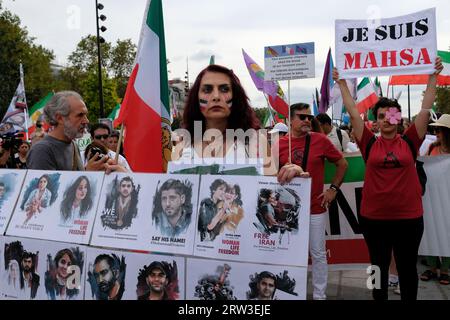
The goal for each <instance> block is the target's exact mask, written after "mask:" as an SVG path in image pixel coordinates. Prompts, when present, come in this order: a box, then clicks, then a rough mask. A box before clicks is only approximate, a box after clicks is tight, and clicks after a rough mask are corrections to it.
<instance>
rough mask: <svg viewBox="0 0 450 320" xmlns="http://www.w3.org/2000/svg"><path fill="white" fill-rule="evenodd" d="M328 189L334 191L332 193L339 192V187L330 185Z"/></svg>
mask: <svg viewBox="0 0 450 320" xmlns="http://www.w3.org/2000/svg"><path fill="white" fill-rule="evenodd" d="M330 189H331V190H334V191H336V192H338V191H339V187H338V186H337V185H335V184H331V185H330Z"/></svg>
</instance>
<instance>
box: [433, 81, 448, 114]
mask: <svg viewBox="0 0 450 320" xmlns="http://www.w3.org/2000/svg"><path fill="white" fill-rule="evenodd" d="M436 107H437V111H439V112H441V113H446V114H450V88H449V87H437V91H436Z"/></svg>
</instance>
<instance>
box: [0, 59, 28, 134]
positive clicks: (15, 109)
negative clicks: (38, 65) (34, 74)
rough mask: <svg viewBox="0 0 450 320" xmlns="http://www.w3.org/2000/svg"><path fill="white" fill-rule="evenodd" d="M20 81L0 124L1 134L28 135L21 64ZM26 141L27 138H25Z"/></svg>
mask: <svg viewBox="0 0 450 320" xmlns="http://www.w3.org/2000/svg"><path fill="white" fill-rule="evenodd" d="M19 71H20V81H19V85H18V86H17V89H16V92H15V93H14V96H13V98H12V99H11V103H10V104H9V107H8V110H6V113H5V116H4V117H3V120H2V121H1V122H0V132H1V134H6V133H16V132H25V133H27V134H28V125H27V122H28V113H27V99H26V96H25V82H24V75H23V68H22V64H20V70H19ZM27 139H28V136H27Z"/></svg>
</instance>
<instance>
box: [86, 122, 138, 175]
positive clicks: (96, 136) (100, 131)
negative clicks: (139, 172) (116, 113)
mask: <svg viewBox="0 0 450 320" xmlns="http://www.w3.org/2000/svg"><path fill="white" fill-rule="evenodd" d="M90 133H91V137H92V140H93V141H94V142H97V143H100V144H102V145H103V146H104V147H105V148H107V149H108V154H107V156H108V157H109V158H110V159H115V157H116V152H115V151H114V150H111V149H109V147H108V139H109V137H110V135H111V129H110V128H109V127H108V126H107V125H106V124H104V123H96V124H94V125H92V126H91V130H90ZM118 163H119V165H121V166H123V167H124V168H125V169H126V170H127V171H128V172H131V169H130V165H129V164H128V162H127V160H126V159H125V158H124V157H123V156H122V155H120V154H119V160H118Z"/></svg>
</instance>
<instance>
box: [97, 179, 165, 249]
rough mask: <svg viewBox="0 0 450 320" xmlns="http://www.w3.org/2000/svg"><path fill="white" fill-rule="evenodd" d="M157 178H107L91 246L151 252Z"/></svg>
mask: <svg viewBox="0 0 450 320" xmlns="http://www.w3.org/2000/svg"><path fill="white" fill-rule="evenodd" d="M154 177H155V175H151V174H137V173H135V174H129V173H118V174H114V173H113V174H110V175H107V176H106V177H105V181H104V184H103V185H104V186H103V189H102V194H101V197H100V203H99V205H98V209H97V216H96V219H95V225H94V230H93V233H92V240H91V245H96V246H104V247H109V248H120V249H132V250H147V249H148V247H149V243H150V238H151V235H150V228H151V212H152V194H153V193H154V190H155V188H156V183H157V181H156V180H155V179H154Z"/></svg>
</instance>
